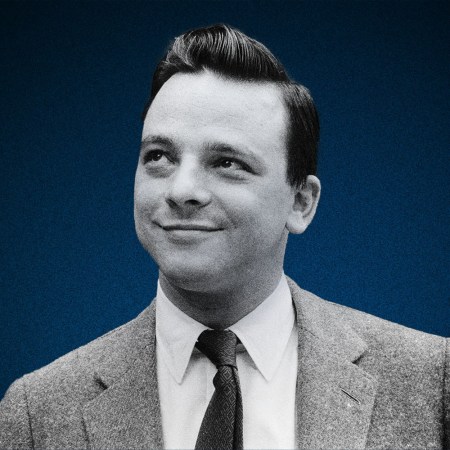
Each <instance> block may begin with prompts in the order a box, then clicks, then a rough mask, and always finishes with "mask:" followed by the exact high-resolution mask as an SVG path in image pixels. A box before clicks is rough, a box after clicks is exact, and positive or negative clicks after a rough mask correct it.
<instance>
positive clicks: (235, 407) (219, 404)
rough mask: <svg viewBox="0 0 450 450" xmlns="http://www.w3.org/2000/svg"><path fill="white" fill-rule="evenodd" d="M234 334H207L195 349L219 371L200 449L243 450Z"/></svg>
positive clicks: (204, 418) (200, 339) (200, 337)
mask: <svg viewBox="0 0 450 450" xmlns="http://www.w3.org/2000/svg"><path fill="white" fill-rule="evenodd" d="M236 344H237V337H236V335H235V334H234V333H233V332H232V331H217V330H206V331H204V332H203V333H202V334H201V335H200V336H199V337H198V341H197V343H196V344H195V346H196V347H197V348H198V349H199V350H200V351H201V352H202V353H203V354H204V355H206V356H207V357H208V358H209V359H210V361H211V362H212V363H213V364H214V365H215V366H216V367H217V373H216V375H215V377H214V380H213V383H214V387H215V391H214V394H213V396H212V398H211V401H210V402H209V405H208V408H207V409H206V413H205V416H204V417H203V421H202V424H201V426H200V431H199V433H198V437H197V443H196V444H195V448H196V450H200V449H230V450H231V449H238V450H240V449H242V448H243V438H242V397H241V388H240V386H239V376H238V371H237V366H236Z"/></svg>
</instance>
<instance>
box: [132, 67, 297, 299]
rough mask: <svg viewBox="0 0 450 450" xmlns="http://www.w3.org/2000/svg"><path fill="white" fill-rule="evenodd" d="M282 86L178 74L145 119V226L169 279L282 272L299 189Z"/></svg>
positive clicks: (141, 191) (234, 280)
mask: <svg viewBox="0 0 450 450" xmlns="http://www.w3.org/2000/svg"><path fill="white" fill-rule="evenodd" d="M286 123H287V113H286V111H285V108H284V105H283V103H282V100H281V98H280V93H279V92H278V90H277V88H276V87H274V86H273V85H268V84H259V83H239V82H236V81H231V80H227V79H223V78H219V77H218V76H216V75H213V74H211V73H209V72H204V73H202V74H176V75H174V76H173V77H172V78H170V79H169V80H168V81H167V82H166V83H165V84H164V85H163V87H162V88H161V90H160V91H159V93H158V94H157V96H156V98H155V99H154V101H153V103H152V105H151V107H150V109H149V111H148V114H147V117H146V119H145V122H144V129H143V135H142V150H141V154H140V158H139V163H138V167H137V172H136V181H135V213H134V214H135V222H136V230H137V234H138V237H139V240H140V241H141V243H142V245H143V246H144V247H145V249H146V250H147V251H148V252H149V253H150V254H151V256H152V257H153V259H154V260H155V262H156V263H157V264H158V266H159V268H160V271H161V272H162V274H163V275H164V277H165V278H166V279H168V280H169V281H172V282H174V283H175V284H176V285H179V286H182V287H184V288H187V289H189V288H192V289H199V290H208V289H209V290H210V291H213V290H214V289H227V288H230V287H232V286H238V285H239V284H240V283H242V282H244V280H247V281H248V279H249V278H250V279H251V278H252V277H254V276H255V275H258V276H261V275H263V274H264V273H274V271H275V272H277V273H280V272H281V267H282V262H283V258H284V250H285V246H286V240H287V234H288V231H287V229H286V223H287V221H288V217H289V215H290V214H291V211H292V209H293V205H294V199H295V191H294V190H293V189H292V187H291V186H290V185H289V184H288V183H287V181H286V164H287V162H286V149H285V141H286V139H285V135H286Z"/></svg>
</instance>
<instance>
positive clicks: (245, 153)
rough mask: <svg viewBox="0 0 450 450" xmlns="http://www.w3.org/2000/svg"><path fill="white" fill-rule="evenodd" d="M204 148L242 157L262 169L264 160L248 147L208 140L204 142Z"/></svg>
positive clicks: (213, 151) (217, 152)
mask: <svg viewBox="0 0 450 450" xmlns="http://www.w3.org/2000/svg"><path fill="white" fill-rule="evenodd" d="M205 148H206V150H208V151H209V152H211V153H216V154H226V155H230V156H235V157H238V158H242V159H244V160H247V161H251V162H252V163H253V164H256V165H257V167H259V168H260V169H263V167H264V160H263V159H262V158H261V157H260V156H259V155H257V154H256V153H254V152H253V151H252V150H250V149H249V148H248V147H244V148H243V149H242V150H241V149H240V148H238V147H235V146H233V145H229V144H225V143H223V142H208V143H206V145H205Z"/></svg>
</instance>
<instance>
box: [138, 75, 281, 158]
mask: <svg viewBox="0 0 450 450" xmlns="http://www.w3.org/2000/svg"><path fill="white" fill-rule="evenodd" d="M286 123H287V113H286V110H285V107H284V103H283V101H282V98H281V93H280V90H279V89H278V88H277V87H276V86H275V85H274V84H269V83H254V82H240V81H235V80H230V79H226V78H223V77H220V76H218V75H215V74H213V73H211V72H202V73H200V74H176V75H174V76H172V77H171V78H170V79H169V80H168V81H167V82H166V83H165V84H164V85H163V86H162V88H161V90H160V91H159V92H158V94H157V95H156V97H155V98H154V100H153V103H152V105H151V107H150V109H149V111H148V113H147V117H146V119H145V121H144V129H143V138H146V137H147V136H150V135H154V134H158V135H159V134H164V135H167V136H168V137H169V138H172V137H174V138H175V137H177V136H178V137H180V136H182V137H183V139H188V140H190V139H196V138H197V139H199V138H205V139H213V140H216V139H225V140H228V141H236V142H238V141H245V144H247V145H251V146H256V147H258V146H260V145H262V144H264V145H270V146H272V147H273V146H275V147H277V148H279V149H284V148H285V135H286ZM172 134H173V135H174V136H172ZM176 135H177V136H176ZM230 143H233V142H230Z"/></svg>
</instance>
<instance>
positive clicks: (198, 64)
mask: <svg viewBox="0 0 450 450" xmlns="http://www.w3.org/2000/svg"><path fill="white" fill-rule="evenodd" d="M205 70H209V71H211V72H213V73H216V74H218V75H220V76H224V77H226V78H230V79H233V80H237V81H246V82H256V83H264V82H267V83H273V84H275V85H276V86H278V88H279V89H280V92H281V93H282V97H283V100H284V103H285V107H286V110H287V112H288V115H289V124H288V125H287V127H288V128H287V142H286V148H287V174H286V175H287V181H288V182H289V183H290V184H291V185H292V186H295V187H300V186H301V185H303V184H304V183H305V181H306V177H307V176H308V175H314V174H315V173H316V170H317V152H318V145H319V117H318V114H317V111H316V107H315V105H314V102H313V99H312V97H311V95H310V93H309V91H308V89H306V88H305V87H304V86H302V85H301V84H299V83H296V82H295V81H293V80H291V79H290V78H289V76H288V75H287V73H286V71H285V69H284V67H283V65H282V64H281V63H280V61H278V59H277V58H275V56H274V55H273V54H272V53H271V52H270V51H269V50H268V49H267V48H266V47H265V46H264V45H263V44H261V43H260V42H258V41H256V40H254V39H252V38H250V37H248V36H246V35H245V34H244V33H242V32H241V31H239V30H237V29H235V28H232V27H230V26H228V25H224V24H218V25H213V26H210V27H206V28H198V29H195V30H191V31H188V32H186V33H184V34H182V35H180V36H178V37H177V38H175V40H174V42H173V43H172V45H171V46H170V47H169V50H168V51H167V53H166V55H165V56H164V57H163V58H162V59H161V61H160V62H159V63H158V66H157V67H156V70H155V72H154V74H153V81H152V88H151V95H150V99H149V100H148V102H147V104H146V106H145V109H144V112H143V114H142V119H143V120H145V117H146V115H147V112H148V109H149V108H150V105H151V104H152V101H153V99H154V98H155V97H156V95H157V94H158V92H159V90H160V89H161V87H162V86H163V84H164V83H165V82H166V81H167V80H168V79H169V78H170V77H171V76H172V75H175V74H176V73H199V72H202V71H205Z"/></svg>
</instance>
